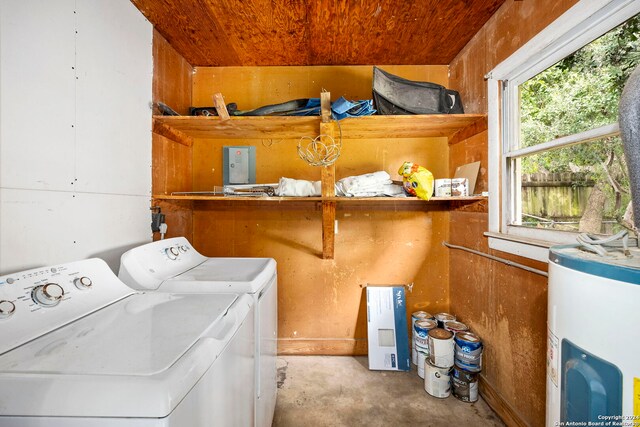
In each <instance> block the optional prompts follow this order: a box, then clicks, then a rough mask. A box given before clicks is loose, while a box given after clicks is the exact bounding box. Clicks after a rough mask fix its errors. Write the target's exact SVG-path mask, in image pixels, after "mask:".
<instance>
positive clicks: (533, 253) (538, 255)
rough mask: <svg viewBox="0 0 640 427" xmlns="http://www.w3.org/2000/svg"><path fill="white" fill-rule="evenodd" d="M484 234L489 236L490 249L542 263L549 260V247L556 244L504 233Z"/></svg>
mask: <svg viewBox="0 0 640 427" xmlns="http://www.w3.org/2000/svg"><path fill="white" fill-rule="evenodd" d="M484 235H485V236H487V237H488V238H489V248H491V249H495V250H498V251H501V252H506V253H509V254H513V255H518V256H521V257H524V258H529V259H533V260H536V261H540V262H544V263H547V262H549V248H550V247H551V246H554V245H557V243H554V242H547V241H543V240H535V239H530V238H527V237H521V236H514V235H511V234H504V233H493V232H489V231H487V232H485V233H484Z"/></svg>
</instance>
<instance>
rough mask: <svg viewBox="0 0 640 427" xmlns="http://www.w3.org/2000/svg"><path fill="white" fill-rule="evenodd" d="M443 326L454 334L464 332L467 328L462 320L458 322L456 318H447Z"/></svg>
mask: <svg viewBox="0 0 640 427" xmlns="http://www.w3.org/2000/svg"><path fill="white" fill-rule="evenodd" d="M444 328H445V329H446V330H447V331H451V332H453V333H454V334H457V333H458V332H466V331H468V330H469V327H468V326H467V325H465V324H464V323H462V322H458V321H457V320H448V321H446V322H444Z"/></svg>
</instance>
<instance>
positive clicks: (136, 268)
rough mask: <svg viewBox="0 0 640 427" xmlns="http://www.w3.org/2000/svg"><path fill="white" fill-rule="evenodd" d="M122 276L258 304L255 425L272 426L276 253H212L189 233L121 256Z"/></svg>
mask: <svg viewBox="0 0 640 427" xmlns="http://www.w3.org/2000/svg"><path fill="white" fill-rule="evenodd" d="M119 277H120V279H121V280H122V281H123V282H124V283H125V284H127V285H129V286H130V287H132V288H134V289H140V290H146V291H151V290H154V291H159V292H180V293H191V292H197V293H206V292H216V293H217V292H231V293H243V294H246V295H249V296H250V297H251V298H252V299H253V301H254V305H255V307H256V315H255V318H254V319H255V320H254V334H255V337H256V338H255V362H256V363H255V367H254V369H255V381H256V383H255V390H256V393H255V396H254V401H255V408H256V409H255V425H256V426H258V427H270V426H271V424H272V421H273V415H274V411H275V406H276V395H277V367H276V357H277V337H278V286H277V271H276V261H275V260H274V259H272V258H208V257H205V256H204V255H202V254H200V253H198V251H196V250H195V249H194V248H193V246H192V245H191V243H189V241H188V240H187V239H186V238H184V237H175V238H171V239H164V240H158V241H155V242H153V243H149V244H146V245H142V246H139V247H137V248H133V249H131V250H129V251H127V252H125V253H124V254H123V255H122V258H121V260H120V272H119Z"/></svg>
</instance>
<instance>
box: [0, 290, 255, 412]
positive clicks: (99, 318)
mask: <svg viewBox="0 0 640 427" xmlns="http://www.w3.org/2000/svg"><path fill="white" fill-rule="evenodd" d="M239 298H240V300H239V301H238V302H236V303H235V304H234V301H236V300H237V299H239ZM251 305H252V300H251V298H249V297H247V296H245V297H239V296H238V295H235V294H222V295H221V294H207V295H200V294H190V295H178V294H167V293H149V294H135V295H132V296H130V297H127V298H125V299H124V300H121V301H119V302H116V303H114V304H112V305H110V306H108V307H106V308H103V309H102V310H99V311H98V312H95V313H93V314H91V315H89V316H86V317H84V318H81V319H79V320H77V321H75V322H73V323H71V324H69V325H67V326H65V327H62V328H59V329H57V330H55V331H52V332H50V333H48V334H46V335H44V336H42V337H40V338H38V339H35V340H33V341H31V342H29V343H27V344H24V345H22V346H21V347H18V348H16V349H14V350H12V351H10V352H8V353H5V354H4V355H2V356H0V401H2V402H3V405H4V407H5V409H6V410H5V411H3V413H4V414H6V415H16V416H19V415H23V416H126V417H164V416H166V415H168V414H169V413H170V412H171V410H173V408H174V407H175V406H176V405H177V404H178V403H179V402H180V400H182V398H184V396H185V395H186V393H187V392H188V391H189V390H190V389H191V387H193V385H194V384H195V383H196V382H197V381H198V379H199V378H200V377H201V376H202V375H203V374H204V372H206V370H207V369H209V367H210V366H211V365H212V363H214V361H215V359H216V358H217V357H218V355H219V354H220V353H221V352H222V350H223V349H224V347H225V345H226V344H227V342H228V341H229V340H230V338H231V336H232V333H235V330H237V328H238V327H239V325H240V324H241V323H242V321H243V320H244V317H245V316H246V314H247V312H248V311H249V309H250V307H251Z"/></svg>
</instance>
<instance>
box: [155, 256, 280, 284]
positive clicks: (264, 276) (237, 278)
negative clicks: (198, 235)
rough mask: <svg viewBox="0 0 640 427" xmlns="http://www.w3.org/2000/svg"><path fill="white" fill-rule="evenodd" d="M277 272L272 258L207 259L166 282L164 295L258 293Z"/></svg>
mask: <svg viewBox="0 0 640 427" xmlns="http://www.w3.org/2000/svg"><path fill="white" fill-rule="evenodd" d="M275 273H276V261H275V260H274V259H273V258H208V259H207V260H206V261H204V262H203V263H202V264H200V265H198V266H196V267H194V268H192V269H190V270H189V271H186V272H184V273H182V274H179V275H177V276H175V277H173V278H171V279H168V280H165V281H164V282H163V283H162V285H160V288H158V290H160V291H165V292H241V293H256V292H259V291H260V290H261V289H262V288H263V287H264V286H265V285H266V284H267V283H268V282H269V279H271V277H273V275H274V274H275Z"/></svg>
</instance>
